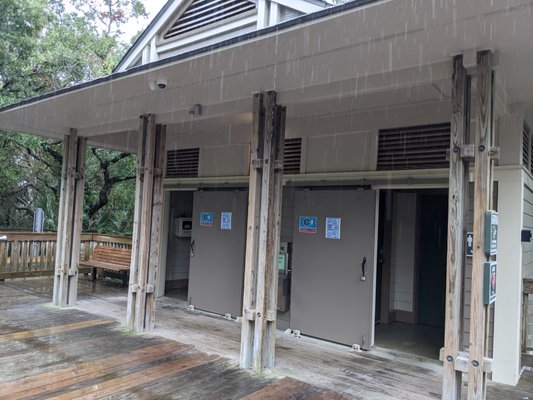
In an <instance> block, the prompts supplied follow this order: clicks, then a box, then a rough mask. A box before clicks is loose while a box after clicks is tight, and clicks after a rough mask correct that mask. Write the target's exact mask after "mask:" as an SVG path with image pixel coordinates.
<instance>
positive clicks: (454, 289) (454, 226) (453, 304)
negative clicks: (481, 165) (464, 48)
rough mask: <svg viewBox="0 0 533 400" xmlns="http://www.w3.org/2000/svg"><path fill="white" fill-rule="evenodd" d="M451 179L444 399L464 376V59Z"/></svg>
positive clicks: (455, 98) (455, 79) (457, 67)
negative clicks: (460, 368)
mask: <svg viewBox="0 0 533 400" xmlns="http://www.w3.org/2000/svg"><path fill="white" fill-rule="evenodd" d="M453 64H454V65H453V67H454V68H453V76H452V116H451V127H450V130H451V132H450V133H451V135H450V178H449V189H448V252H447V268H446V303H445V304H446V309H445V315H446V318H445V329H444V332H445V335H444V343H445V344H444V346H445V347H444V353H445V357H444V359H443V362H444V369H443V380H442V398H443V399H450V400H457V399H460V398H461V383H462V382H461V381H462V373H461V371H458V370H457V369H456V363H457V359H458V357H459V353H460V350H461V348H460V347H461V343H462V340H461V338H462V334H461V327H462V318H463V314H462V305H463V302H462V299H463V271H464V246H463V243H464V240H465V233H464V232H465V209H466V208H468V207H466V204H467V201H468V195H467V190H468V162H466V163H465V161H464V159H463V157H462V149H463V148H464V146H465V145H466V144H467V143H468V118H469V112H468V108H469V104H470V98H469V90H468V83H469V79H468V76H467V73H466V69H465V68H464V66H463V57H462V56H456V57H455V58H454V59H453Z"/></svg>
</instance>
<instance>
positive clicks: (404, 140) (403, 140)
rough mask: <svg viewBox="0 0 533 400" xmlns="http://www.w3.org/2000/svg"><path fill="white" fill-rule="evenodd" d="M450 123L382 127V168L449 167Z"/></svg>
mask: <svg viewBox="0 0 533 400" xmlns="http://www.w3.org/2000/svg"><path fill="white" fill-rule="evenodd" d="M449 147H450V124H449V123H444V124H435V125H422V126H412V127H407V128H396V129H384V130H381V131H379V145H378V170H399V169H424V168H447V167H448V166H449V162H448V161H446V150H447V149H448V148H449Z"/></svg>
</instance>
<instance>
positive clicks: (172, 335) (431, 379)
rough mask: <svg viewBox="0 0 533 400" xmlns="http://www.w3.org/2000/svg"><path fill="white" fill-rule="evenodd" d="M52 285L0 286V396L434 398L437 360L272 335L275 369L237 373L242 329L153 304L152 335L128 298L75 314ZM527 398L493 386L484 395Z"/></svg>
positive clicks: (102, 298) (85, 304)
mask: <svg viewBox="0 0 533 400" xmlns="http://www.w3.org/2000/svg"><path fill="white" fill-rule="evenodd" d="M50 291H51V281H50V280H47V279H33V280H20V281H8V282H6V283H0V399H18V398H32V399H44V398H57V399H73V398H113V399H130V398H138V399H167V398H168V399H241V398H242V399H435V398H440V386H441V366H440V363H438V362H436V361H432V360H427V359H423V358H419V357H413V356H409V355H406V354H401V353H396V352H394V351H390V350H385V349H375V350H373V351H371V352H363V353H355V352H352V351H350V350H349V349H347V348H346V347H344V346H339V345H335V344H331V343H327V342H324V341H319V340H315V339H312V338H305V337H303V338H294V337H292V336H289V335H284V334H283V333H282V332H279V335H278V339H277V349H276V350H277V362H276V370H275V371H273V372H272V373H271V374H268V375H262V376H257V375H252V374H250V373H249V372H247V371H243V370H240V369H239V368H238V363H237V360H238V354H239V335H240V324H239V323H236V322H234V321H233V322H232V321H227V320H224V319H222V318H219V317H214V316H210V315H206V314H204V313H198V312H194V313H190V312H187V311H186V310H184V305H183V304H182V303H180V302H178V301H175V300H172V299H162V300H161V301H159V302H158V310H157V317H156V318H157V322H156V330H155V331H154V333H153V334H150V335H134V334H131V333H129V332H127V331H126V330H125V329H124V327H123V325H121V324H120V321H122V320H123V319H124V315H125V305H126V293H125V291H123V290H121V289H118V288H109V287H104V286H102V285H96V286H93V285H92V284H91V283H90V282H82V283H81V285H80V297H79V298H80V300H79V305H78V306H77V307H76V308H71V309H67V310H61V309H57V308H53V307H51V306H50V305H49V303H50V297H49V296H50ZM526 398H530V399H532V398H533V375H531V374H526V375H525V376H524V378H523V379H522V381H521V382H520V385H519V386H518V387H516V388H513V387H508V386H504V385H496V384H492V383H491V384H490V385H489V390H488V399H502V400H503V399H516V400H523V399H526Z"/></svg>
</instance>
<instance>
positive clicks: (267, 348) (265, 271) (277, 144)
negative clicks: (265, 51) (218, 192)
mask: <svg viewBox="0 0 533 400" xmlns="http://www.w3.org/2000/svg"><path fill="white" fill-rule="evenodd" d="M253 115H254V117H253V121H254V127H253V129H254V130H253V138H252V159H251V170H250V186H249V191H250V192H249V203H248V235H247V243H246V265H245V279H244V286H245V287H244V298H243V327H242V336H241V366H242V367H244V368H253V370H254V371H256V372H258V371H261V370H262V369H264V368H271V367H272V366H273V365H274V344H275V334H276V332H275V330H276V305H277V278H278V272H277V254H278V252H279V233H280V226H279V225H280V220H281V218H280V217H281V195H282V180H283V146H284V140H285V139H284V136H285V133H284V128H285V108H284V107H281V106H278V105H277V104H276V93H275V92H267V93H257V94H255V95H254V99H253Z"/></svg>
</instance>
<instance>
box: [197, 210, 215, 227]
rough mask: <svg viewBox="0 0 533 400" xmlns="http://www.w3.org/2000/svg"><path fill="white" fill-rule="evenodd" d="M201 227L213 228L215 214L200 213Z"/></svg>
mask: <svg viewBox="0 0 533 400" xmlns="http://www.w3.org/2000/svg"><path fill="white" fill-rule="evenodd" d="M200 226H213V213H212V212H202V213H200Z"/></svg>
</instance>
